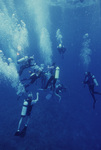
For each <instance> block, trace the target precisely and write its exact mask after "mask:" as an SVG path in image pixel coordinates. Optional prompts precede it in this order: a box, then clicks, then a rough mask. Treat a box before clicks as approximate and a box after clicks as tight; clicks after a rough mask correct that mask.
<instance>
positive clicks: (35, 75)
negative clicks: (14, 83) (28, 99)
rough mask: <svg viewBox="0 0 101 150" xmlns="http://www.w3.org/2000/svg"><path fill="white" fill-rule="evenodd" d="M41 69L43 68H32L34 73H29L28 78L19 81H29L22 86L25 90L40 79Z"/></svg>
mask: <svg viewBox="0 0 101 150" xmlns="http://www.w3.org/2000/svg"><path fill="white" fill-rule="evenodd" d="M43 69H44V68H43V67H39V66H38V65H36V67H35V68H34V72H32V73H31V75H30V77H29V78H25V79H22V80H21V81H26V80H30V82H29V83H28V84H25V85H24V87H25V89H26V88H27V87H29V86H30V85H31V84H33V83H34V82H35V81H36V80H37V79H38V78H40V77H41V75H42V72H43Z"/></svg>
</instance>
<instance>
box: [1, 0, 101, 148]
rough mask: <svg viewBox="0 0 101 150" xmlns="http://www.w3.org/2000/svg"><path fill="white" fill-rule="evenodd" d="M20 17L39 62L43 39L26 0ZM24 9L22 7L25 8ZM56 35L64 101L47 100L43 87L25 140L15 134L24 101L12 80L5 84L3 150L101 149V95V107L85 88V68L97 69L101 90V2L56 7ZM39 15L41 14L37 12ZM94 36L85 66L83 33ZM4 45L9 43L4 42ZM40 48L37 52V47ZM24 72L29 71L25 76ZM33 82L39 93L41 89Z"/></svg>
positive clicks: (53, 12) (53, 30)
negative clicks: (58, 33)
mask: <svg viewBox="0 0 101 150" xmlns="http://www.w3.org/2000/svg"><path fill="white" fill-rule="evenodd" d="M15 7H16V12H17V15H18V20H21V19H22V20H23V21H24V22H25V23H26V27H27V30H28V35H29V43H30V44H29V47H28V55H29V56H30V55H32V54H33V51H34V55H35V60H36V62H37V63H39V64H40V62H41V63H42V60H41V58H40V60H39V52H38V50H37V49H38V48H39V45H38V44H39V43H38V37H37V35H36V33H35V31H34V30H33V29H32V27H31V26H32V20H31V19H30V18H29V16H28V14H27V10H26V7H25V5H24V3H23V1H18V0H17V1H15ZM21 8H22V9H21ZM49 11H50V20H51V22H50V38H51V41H52V49H53V58H52V60H53V62H56V64H58V65H59V66H60V69H61V72H60V80H61V82H62V83H63V84H64V85H65V86H66V88H67V91H66V92H65V93H63V95H62V100H61V102H60V103H59V102H58V99H57V97H53V98H52V99H50V100H49V101H47V100H46V99H45V96H46V94H47V92H45V91H40V99H39V101H38V102H37V104H36V105H35V106H34V107H33V111H32V117H31V120H30V122H29V125H28V130H27V134H26V136H25V137H24V138H21V137H15V136H14V133H15V131H16V129H17V125H18V121H19V119H20V112H21V108H22V103H23V99H20V100H19V101H17V100H16V99H17V95H16V92H15V89H13V88H12V87H11V85H10V83H9V82H7V81H6V84H5V83H3V81H2V82H1V83H0V149H1V150H56V149H57V150H67V149H68V150H95V149H96V150H100V149H101V97H100V96H98V95H96V99H97V102H96V108H95V110H93V107H92V105H93V100H92V97H91V95H90V93H89V91H88V88H87V87H85V88H84V87H83V85H82V81H83V79H84V72H85V71H91V72H92V73H93V74H94V75H95V76H96V78H97V80H98V83H99V87H97V90H98V91H101V70H100V69H101V67H100V64H101V16H100V15H101V14H100V10H99V9H98V5H96V4H94V5H90V6H87V7H78V8H68V7H67V8H66V7H65V8H64V9H62V8H61V7H59V6H55V7H54V6H50V7H49ZM34 17H35V16H34ZM58 28H59V29H60V30H61V32H62V35H63V44H64V45H65V47H66V48H67V51H66V53H65V55H64V59H62V58H61V56H60V55H59V53H58V52H57V49H56V47H57V41H56V37H55V34H56V31H57V29H58ZM85 33H88V34H89V38H90V39H91V43H90V49H91V50H92V54H91V62H90V64H89V66H88V68H85V66H84V65H83V63H82V62H81V60H80V52H81V49H82V43H83V35H84V34H85ZM1 49H3V46H2V45H1ZM33 49H34V50H33ZM23 76H24V75H23ZM38 84H40V83H39V81H38V83H37V85H33V86H32V87H31V88H33V91H34V97H35V96H36V95H35V94H36V91H37V89H38V88H39V86H38Z"/></svg>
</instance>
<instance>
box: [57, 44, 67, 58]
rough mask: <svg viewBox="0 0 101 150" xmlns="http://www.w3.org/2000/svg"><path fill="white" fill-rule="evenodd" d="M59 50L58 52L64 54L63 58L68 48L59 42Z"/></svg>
mask: <svg viewBox="0 0 101 150" xmlns="http://www.w3.org/2000/svg"><path fill="white" fill-rule="evenodd" d="M57 50H58V52H59V53H60V54H61V55H62V58H63V54H64V53H65V51H66V48H65V47H64V46H63V45H62V44H59V45H58V46H57Z"/></svg>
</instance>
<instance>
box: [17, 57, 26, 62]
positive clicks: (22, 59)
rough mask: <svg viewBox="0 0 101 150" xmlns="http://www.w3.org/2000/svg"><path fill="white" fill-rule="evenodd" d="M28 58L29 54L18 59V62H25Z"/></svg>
mask: <svg viewBox="0 0 101 150" xmlns="http://www.w3.org/2000/svg"><path fill="white" fill-rule="evenodd" d="M27 60H28V56H25V57H23V58H21V59H19V60H18V61H17V63H18V64H20V63H23V62H25V61H27Z"/></svg>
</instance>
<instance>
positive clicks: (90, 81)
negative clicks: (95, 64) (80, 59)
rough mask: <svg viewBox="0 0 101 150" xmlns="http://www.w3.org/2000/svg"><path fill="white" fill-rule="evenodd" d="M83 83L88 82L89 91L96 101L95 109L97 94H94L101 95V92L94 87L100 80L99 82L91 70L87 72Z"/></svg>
mask: <svg viewBox="0 0 101 150" xmlns="http://www.w3.org/2000/svg"><path fill="white" fill-rule="evenodd" d="M83 84H87V85H88V88H89V92H90V94H91V95H92V97H93V100H94V102H93V109H95V103H96V99H95V95H94V94H99V95H101V93H99V92H96V91H95V90H94V87H95V86H98V82H97V80H96V78H95V76H94V75H92V74H91V73H90V72H85V78H84V81H83Z"/></svg>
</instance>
